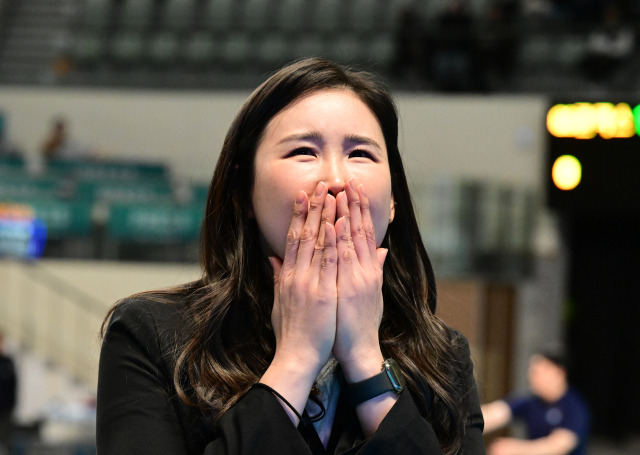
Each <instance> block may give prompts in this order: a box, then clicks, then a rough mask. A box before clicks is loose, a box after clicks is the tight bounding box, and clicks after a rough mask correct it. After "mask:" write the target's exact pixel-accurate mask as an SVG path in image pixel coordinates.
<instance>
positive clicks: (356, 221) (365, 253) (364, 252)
mask: <svg viewBox="0 0 640 455" xmlns="http://www.w3.org/2000/svg"><path fill="white" fill-rule="evenodd" d="M345 192H346V194H347V200H348V203H349V226H350V230H351V238H352V240H353V246H354V249H355V252H356V255H357V257H358V260H359V261H360V263H361V264H363V265H367V264H370V263H371V258H372V254H371V253H372V252H371V251H370V250H369V244H368V243H367V234H366V232H365V227H364V224H363V220H362V212H361V204H362V201H361V199H360V194H358V189H357V186H356V181H355V180H354V179H351V180H349V182H348V184H347V185H346V187H345Z"/></svg>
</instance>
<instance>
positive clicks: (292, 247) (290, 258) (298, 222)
mask: <svg viewBox="0 0 640 455" xmlns="http://www.w3.org/2000/svg"><path fill="white" fill-rule="evenodd" d="M308 206H309V202H308V196H307V193H305V192H304V191H300V192H298V195H297V197H296V201H295V202H294V204H293V214H292V215H291V224H290V225H289V231H288V232H287V243H286V246H285V249H284V258H283V260H282V270H284V273H285V274H287V275H288V274H289V273H290V272H291V271H292V270H293V268H294V266H295V264H296V259H297V257H298V249H299V247H300V233H301V231H302V228H303V226H304V223H305V220H306V219H307V211H308Z"/></svg>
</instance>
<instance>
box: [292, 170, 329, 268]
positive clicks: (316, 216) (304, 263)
mask: <svg viewBox="0 0 640 455" xmlns="http://www.w3.org/2000/svg"><path fill="white" fill-rule="evenodd" d="M326 196H327V185H326V184H325V183H324V182H318V184H317V185H316V188H315V190H314V192H313V195H312V196H311V197H310V198H309V211H308V213H307V219H306V221H305V223H304V226H303V227H302V232H301V233H300V248H299V249H298V257H297V258H296V267H299V268H300V269H301V270H307V269H308V268H309V266H310V265H311V260H312V259H313V255H314V251H315V246H316V242H317V240H318V231H319V230H320V218H321V217H322V208H323V207H324V200H325V198H326Z"/></svg>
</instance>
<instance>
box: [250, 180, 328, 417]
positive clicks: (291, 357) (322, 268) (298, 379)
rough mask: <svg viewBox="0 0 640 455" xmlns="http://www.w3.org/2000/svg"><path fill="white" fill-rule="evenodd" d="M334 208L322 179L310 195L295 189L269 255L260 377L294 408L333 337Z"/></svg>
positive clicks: (304, 395) (306, 391)
mask: <svg viewBox="0 0 640 455" xmlns="http://www.w3.org/2000/svg"><path fill="white" fill-rule="evenodd" d="M335 213H336V201H335V198H334V197H333V196H332V195H330V194H328V193H327V185H326V184H325V183H324V182H319V183H318V184H317V186H316V188H315V191H314V194H313V195H311V196H308V195H307V194H306V193H305V192H304V191H300V192H299V194H298V196H297V198H296V201H295V204H294V207H293V215H292V219H291V224H290V226H289V232H288V234H287V244H286V248H285V254H284V258H283V259H282V261H281V260H280V259H279V258H276V257H271V258H269V259H270V262H271V265H272V266H273V272H274V304H273V311H272V315H271V320H272V324H273V330H274V332H275V337H276V353H275V356H274V359H273V361H272V363H271V365H270V366H269V368H268V369H267V371H266V372H265V374H264V376H263V377H262V379H261V381H260V382H263V383H265V384H267V385H269V386H271V387H273V388H274V389H276V390H277V391H278V392H280V393H281V394H282V395H284V396H285V398H287V400H288V401H289V402H290V403H291V404H292V405H293V406H294V407H295V408H296V409H297V410H299V411H302V409H304V406H305V404H306V401H307V398H308V396H309V390H310V389H311V386H312V385H313V381H314V380H315V378H316V376H317V374H318V373H319V371H320V369H321V368H322V366H323V365H324V364H325V363H326V362H327V360H328V359H329V356H330V354H331V350H332V348H333V343H334V340H335V333H336V308H337V285H336V277H337V260H338V258H337V249H336V234H335V229H334V226H333V223H334V220H335ZM285 409H286V408H285ZM290 416H292V414H291V413H290ZM292 419H293V417H292Z"/></svg>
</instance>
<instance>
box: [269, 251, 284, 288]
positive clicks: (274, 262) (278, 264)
mask: <svg viewBox="0 0 640 455" xmlns="http://www.w3.org/2000/svg"><path fill="white" fill-rule="evenodd" d="M269 264H271V267H272V268H273V283H274V285H276V286H277V285H278V282H279V281H280V272H282V261H281V260H280V258H278V257H276V256H269Z"/></svg>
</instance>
